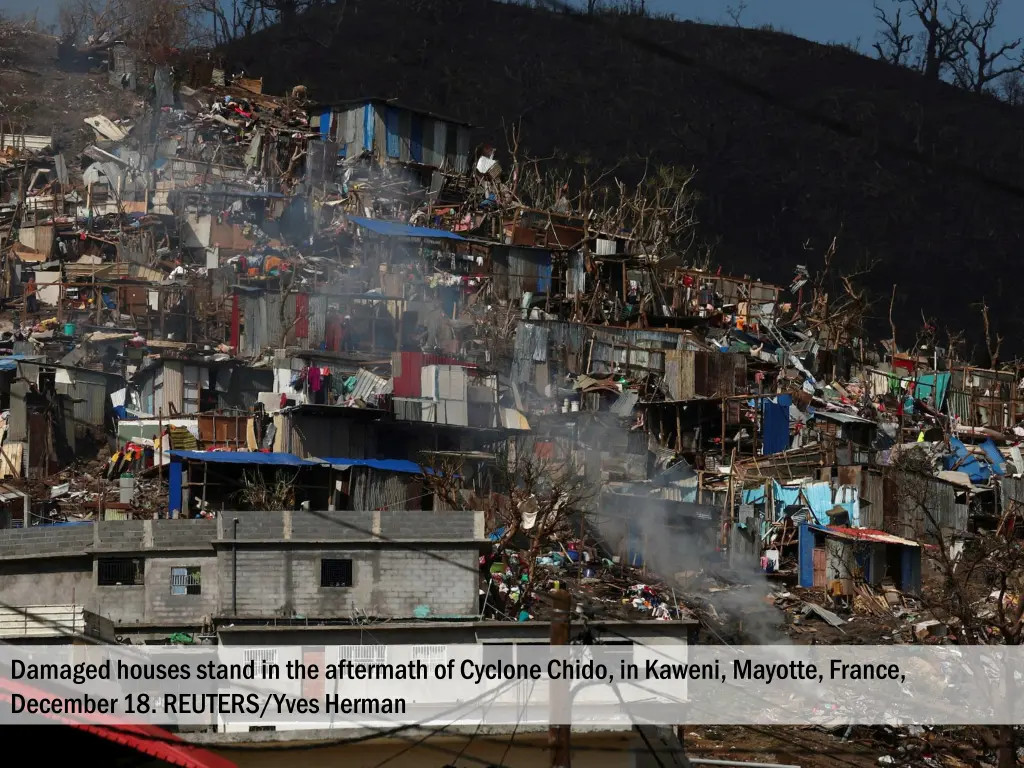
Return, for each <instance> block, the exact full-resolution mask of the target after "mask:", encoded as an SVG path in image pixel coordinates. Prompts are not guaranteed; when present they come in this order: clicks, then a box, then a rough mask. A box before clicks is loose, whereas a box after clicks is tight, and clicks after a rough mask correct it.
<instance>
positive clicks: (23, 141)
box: [0, 132, 53, 152]
mask: <svg viewBox="0 0 1024 768" xmlns="http://www.w3.org/2000/svg"><path fill="white" fill-rule="evenodd" d="M52 143H53V138H52V137H50V136H38V135H33V134H29V133H3V132H0V149H7V148H8V147H13V148H14V149H30V150H32V151H33V152H38V151H39V150H41V149H46V148H47V147H48V146H50V144H52Z"/></svg>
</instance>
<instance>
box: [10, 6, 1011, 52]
mask: <svg viewBox="0 0 1024 768" xmlns="http://www.w3.org/2000/svg"><path fill="white" fill-rule="evenodd" d="M881 2H882V4H883V5H885V4H886V3H888V4H893V3H894V2H895V0H881ZM648 3H649V7H651V8H652V9H654V10H658V11H664V12H669V13H674V14H675V15H676V16H677V17H678V18H680V19H691V20H702V21H708V22H715V23H725V24H731V23H732V21H731V20H730V18H729V15H728V13H727V11H726V9H727V8H728V7H729V6H732V7H733V8H736V7H738V6H739V5H740V0H648ZM58 5H59V0H0V12H4V13H9V14H21V13H28V14H32V13H33V12H36V11H38V17H37V18H38V19H39V20H40V21H42V22H44V23H50V22H52V21H55V20H56V16H57V6H58ZM967 5H968V6H970V7H971V8H973V9H974V10H978V9H980V8H981V7H983V6H984V0H967ZM746 6H747V7H746V10H744V12H743V14H742V16H741V23H742V24H743V26H746V27H751V26H759V25H762V24H772V25H773V26H775V27H777V28H779V29H782V30H785V31H787V32H790V33H791V34H794V35H796V36H797V37H803V38H807V39H808V40H815V41H817V42H821V43H828V42H836V43H855V42H857V41H858V39H859V41H860V50H861V51H862V52H864V53H870V52H871V43H872V42H874V40H875V33H876V30H877V28H878V24H877V22H876V21H875V18H874V9H873V8H872V2H871V0H746ZM999 19H1000V25H999V26H1000V28H999V32H1000V36H1001V37H1003V38H1015V37H1017V36H1021V37H1024V0H1004V2H1003V7H1002V9H1001V11H1000V15H999Z"/></svg>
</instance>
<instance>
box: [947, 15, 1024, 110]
mask: <svg viewBox="0 0 1024 768" xmlns="http://www.w3.org/2000/svg"><path fill="white" fill-rule="evenodd" d="M1001 5H1002V0H986V2H985V7H984V9H983V10H982V13H981V16H980V17H979V18H978V19H977V20H974V19H973V18H972V17H971V15H970V11H969V10H968V9H967V7H966V6H965V5H964V4H963V3H961V5H960V20H961V26H962V29H963V30H964V32H963V40H962V46H963V52H962V54H961V56H960V59H959V60H958V61H957V62H956V63H955V65H954V67H953V72H954V79H955V81H956V84H957V85H959V86H960V87H961V88H963V89H965V90H968V91H973V92H974V93H983V92H984V91H986V90H989V89H990V88H991V83H993V82H994V81H997V80H999V79H1000V78H1001V77H1004V76H1006V75H1009V74H1012V73H1017V74H1020V73H1021V72H1024V57H1022V56H1020V55H1019V54H1018V55H1017V57H1016V58H1011V54H1013V53H1015V52H1016V51H1017V50H1018V49H1019V48H1020V46H1021V43H1022V42H1024V39H1022V38H1019V37H1018V38H1015V39H1013V40H1008V41H1005V42H1002V43H994V42H993V41H992V33H993V31H994V30H995V27H996V24H997V23H998V19H999V9H1000V6H1001Z"/></svg>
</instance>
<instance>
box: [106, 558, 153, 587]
mask: <svg viewBox="0 0 1024 768" xmlns="http://www.w3.org/2000/svg"><path fill="white" fill-rule="evenodd" d="M145 570H146V569H145V566H144V565H143V562H142V560H141V559H140V558H103V559H101V560H99V561H98V562H97V574H96V576H97V579H96V583H97V584H98V585H99V586H101V587H132V586H140V585H142V584H144V583H145V581H144V579H143V575H144V574H145Z"/></svg>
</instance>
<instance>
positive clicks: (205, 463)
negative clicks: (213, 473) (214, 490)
mask: <svg viewBox="0 0 1024 768" xmlns="http://www.w3.org/2000/svg"><path fill="white" fill-rule="evenodd" d="M209 469H210V462H208V461H204V462H203V504H202V509H201V510H200V511H205V510H206V473H207V472H208V471H209Z"/></svg>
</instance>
